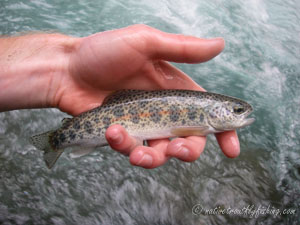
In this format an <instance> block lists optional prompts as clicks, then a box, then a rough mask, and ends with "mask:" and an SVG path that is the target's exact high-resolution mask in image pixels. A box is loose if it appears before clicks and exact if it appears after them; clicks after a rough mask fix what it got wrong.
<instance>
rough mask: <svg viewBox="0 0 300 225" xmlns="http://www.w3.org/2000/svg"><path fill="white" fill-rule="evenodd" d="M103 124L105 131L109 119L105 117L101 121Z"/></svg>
mask: <svg viewBox="0 0 300 225" xmlns="http://www.w3.org/2000/svg"><path fill="white" fill-rule="evenodd" d="M102 122H103V124H104V128H105V129H107V128H108V127H109V125H110V123H111V118H110V117H108V116H105V117H104V118H103V120H102Z"/></svg>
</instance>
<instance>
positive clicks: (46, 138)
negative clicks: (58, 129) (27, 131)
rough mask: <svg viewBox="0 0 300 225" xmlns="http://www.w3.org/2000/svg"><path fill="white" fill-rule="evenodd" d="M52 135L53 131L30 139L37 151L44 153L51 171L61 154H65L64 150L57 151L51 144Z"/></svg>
mask: <svg viewBox="0 0 300 225" xmlns="http://www.w3.org/2000/svg"><path fill="white" fill-rule="evenodd" d="M52 134H53V131H48V132H46V133H43V134H38V135H35V136H32V137H31V138H30V139H31V143H32V144H33V145H34V146H35V147H36V148H37V149H39V150H42V151H44V160H45V162H46V165H47V167H48V168H49V169H51V168H52V167H53V166H54V164H55V162H56V161H57V159H58V158H59V156H60V155H61V153H63V150H62V149H55V148H54V147H53V146H52V145H51V144H50V140H51V136H52Z"/></svg>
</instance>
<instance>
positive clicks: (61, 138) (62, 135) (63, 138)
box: [59, 133, 66, 142]
mask: <svg viewBox="0 0 300 225" xmlns="http://www.w3.org/2000/svg"><path fill="white" fill-rule="evenodd" d="M65 140H66V135H65V134H64V133H60V134H59V141H60V142H64V141H65Z"/></svg>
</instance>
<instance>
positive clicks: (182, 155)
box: [178, 146, 190, 159]
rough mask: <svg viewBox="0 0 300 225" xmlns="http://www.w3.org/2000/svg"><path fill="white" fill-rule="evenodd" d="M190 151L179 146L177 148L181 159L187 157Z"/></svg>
mask: <svg viewBox="0 0 300 225" xmlns="http://www.w3.org/2000/svg"><path fill="white" fill-rule="evenodd" d="M189 154H190V151H189V150H188V149H187V148H186V147H183V146H181V147H180V148H179V150H178V155H179V157H180V158H181V159H186V158H188V157H189Z"/></svg>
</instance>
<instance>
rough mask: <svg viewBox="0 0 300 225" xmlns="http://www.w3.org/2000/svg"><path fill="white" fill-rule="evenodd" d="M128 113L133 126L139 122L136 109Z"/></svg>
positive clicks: (131, 109)
mask: <svg viewBox="0 0 300 225" xmlns="http://www.w3.org/2000/svg"><path fill="white" fill-rule="evenodd" d="M128 113H129V114H130V115H131V121H132V122H133V123H135V124H137V123H139V122H140V117H139V115H138V110H137V108H135V107H133V108H130V109H129V110H128Z"/></svg>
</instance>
